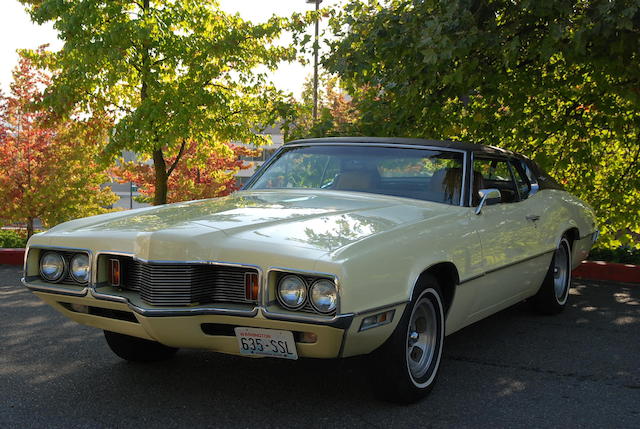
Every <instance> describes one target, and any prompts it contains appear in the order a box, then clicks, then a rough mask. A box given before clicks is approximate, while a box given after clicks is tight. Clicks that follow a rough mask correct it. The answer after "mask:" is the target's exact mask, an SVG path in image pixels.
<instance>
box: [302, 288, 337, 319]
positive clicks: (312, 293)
mask: <svg viewBox="0 0 640 429" xmlns="http://www.w3.org/2000/svg"><path fill="white" fill-rule="evenodd" d="M327 286H328V287H329V288H330V292H329V294H327V293H326V292H325V295H323V296H321V297H320V299H322V298H324V297H326V296H327V295H330V294H332V295H333V298H332V299H331V300H332V303H331V305H330V307H328V309H325V310H323V309H321V306H320V304H319V303H318V302H316V301H317V300H319V299H318V298H316V296H315V295H316V294H315V292H316V291H319V289H320V288H322V287H327ZM309 302H310V303H311V306H312V307H313V309H314V310H316V311H317V312H318V313H321V314H330V313H333V312H334V311H336V309H337V307H338V288H337V287H336V284H335V283H334V282H332V281H331V280H329V279H318V280H316V281H314V282H313V284H312V285H311V286H310V287H309Z"/></svg>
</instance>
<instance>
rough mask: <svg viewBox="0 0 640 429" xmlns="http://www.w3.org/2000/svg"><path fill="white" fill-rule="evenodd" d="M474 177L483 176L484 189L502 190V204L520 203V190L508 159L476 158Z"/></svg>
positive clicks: (474, 161)
mask: <svg viewBox="0 0 640 429" xmlns="http://www.w3.org/2000/svg"><path fill="white" fill-rule="evenodd" d="M473 172H474V176H481V177H482V179H481V180H482V183H483V185H482V186H483V188H485V189H488V188H497V189H498V190H500V194H501V198H502V200H501V202H502V203H514V202H516V201H519V196H518V190H517V188H516V184H515V181H514V179H513V174H512V170H511V167H510V166H509V163H508V161H507V160H506V159H500V158H475V159H474V160H473Z"/></svg>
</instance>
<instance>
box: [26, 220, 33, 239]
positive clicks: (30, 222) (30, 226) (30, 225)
mask: <svg viewBox="0 0 640 429" xmlns="http://www.w3.org/2000/svg"><path fill="white" fill-rule="evenodd" d="M32 235H33V218H32V217H30V218H28V219H27V240H28V239H30V238H31V236H32Z"/></svg>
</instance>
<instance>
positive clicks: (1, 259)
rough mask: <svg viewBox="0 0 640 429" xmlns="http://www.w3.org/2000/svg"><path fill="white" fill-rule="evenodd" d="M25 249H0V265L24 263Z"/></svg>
mask: <svg viewBox="0 0 640 429" xmlns="http://www.w3.org/2000/svg"><path fill="white" fill-rule="evenodd" d="M23 263H24V249H0V265H2V264H7V265H20V266H21V265H22V264H23Z"/></svg>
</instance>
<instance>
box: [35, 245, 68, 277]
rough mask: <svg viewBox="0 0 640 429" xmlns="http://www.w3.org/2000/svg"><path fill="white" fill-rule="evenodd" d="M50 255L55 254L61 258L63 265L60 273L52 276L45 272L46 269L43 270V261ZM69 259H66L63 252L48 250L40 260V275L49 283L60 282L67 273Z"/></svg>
mask: <svg viewBox="0 0 640 429" xmlns="http://www.w3.org/2000/svg"><path fill="white" fill-rule="evenodd" d="M48 256H54V257H57V258H59V261H60V262H61V266H62V269H61V270H60V274H59V275H58V276H55V277H50V276H49V275H47V274H45V272H44V270H43V263H44V261H45V258H47V257H48ZM67 269H68V266H67V260H66V259H65V257H64V256H63V255H62V253H60V252H55V251H47V252H45V253H43V254H42V256H41V257H40V261H39V262H38V271H39V273H40V277H41V278H42V279H43V280H44V281H46V282H49V283H58V282H60V281H62V279H64V277H65V275H66V273H67Z"/></svg>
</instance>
